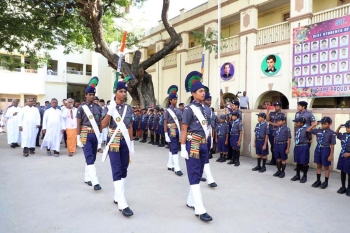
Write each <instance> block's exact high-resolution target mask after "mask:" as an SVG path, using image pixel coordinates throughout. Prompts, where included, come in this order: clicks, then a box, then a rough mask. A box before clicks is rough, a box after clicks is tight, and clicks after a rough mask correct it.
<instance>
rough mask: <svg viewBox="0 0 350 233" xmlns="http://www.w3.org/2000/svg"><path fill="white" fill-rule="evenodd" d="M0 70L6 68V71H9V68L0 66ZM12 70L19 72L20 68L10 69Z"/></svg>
mask: <svg viewBox="0 0 350 233" xmlns="http://www.w3.org/2000/svg"><path fill="white" fill-rule="evenodd" d="M0 70H8V71H10V69H9V68H7V67H3V66H0ZM12 72H21V68H15V69H14V70H12Z"/></svg>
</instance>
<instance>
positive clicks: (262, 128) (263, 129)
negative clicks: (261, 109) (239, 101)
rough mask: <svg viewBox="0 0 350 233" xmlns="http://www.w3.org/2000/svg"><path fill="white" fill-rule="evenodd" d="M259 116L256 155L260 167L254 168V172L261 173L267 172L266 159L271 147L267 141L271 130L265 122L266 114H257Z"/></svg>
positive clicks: (256, 130)
mask: <svg viewBox="0 0 350 233" xmlns="http://www.w3.org/2000/svg"><path fill="white" fill-rule="evenodd" d="M256 115H257V116H258V122H259V123H257V124H256V127H255V137H254V147H255V149H256V154H257V156H258V165H257V166H256V167H255V168H253V169H252V170H253V171H259V172H260V173H262V172H265V171H266V167H265V164H266V159H267V155H268V154H269V147H268V144H267V141H268V139H269V133H270V131H269V128H268V126H267V123H266V121H265V119H266V114H265V113H259V114H256ZM261 159H262V161H263V163H262V167H261Z"/></svg>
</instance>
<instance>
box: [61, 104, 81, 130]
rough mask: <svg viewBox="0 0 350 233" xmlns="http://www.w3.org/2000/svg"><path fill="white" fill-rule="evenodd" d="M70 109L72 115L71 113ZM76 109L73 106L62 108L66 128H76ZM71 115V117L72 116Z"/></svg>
mask: <svg viewBox="0 0 350 233" xmlns="http://www.w3.org/2000/svg"><path fill="white" fill-rule="evenodd" d="M71 111H72V115H71ZM77 111H78V109H77V108H75V107H73V108H72V109H68V108H65V109H64V110H63V114H62V115H63V119H64V121H65V123H66V128H67V129H76V128H77V117H76V116H77ZM72 116H73V118H72Z"/></svg>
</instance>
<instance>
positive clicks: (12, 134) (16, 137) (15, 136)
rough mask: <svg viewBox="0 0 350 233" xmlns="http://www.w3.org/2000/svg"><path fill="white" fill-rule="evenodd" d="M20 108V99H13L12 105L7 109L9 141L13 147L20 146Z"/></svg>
mask: <svg viewBox="0 0 350 233" xmlns="http://www.w3.org/2000/svg"><path fill="white" fill-rule="evenodd" d="M19 110H20V108H19V107H18V100H16V99H14V100H13V101H12V106H11V107H9V108H8V109H7V110H6V115H5V116H6V118H7V143H8V144H9V145H11V147H12V148H16V147H18V146H19V145H18V143H19V142H20V141H21V140H20V136H21V135H20V133H19V129H18V112H19Z"/></svg>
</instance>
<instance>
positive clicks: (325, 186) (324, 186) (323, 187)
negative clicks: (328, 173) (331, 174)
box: [321, 181, 328, 189]
mask: <svg viewBox="0 0 350 233" xmlns="http://www.w3.org/2000/svg"><path fill="white" fill-rule="evenodd" d="M327 187H328V183H327V182H326V181H325V182H323V183H322V184H321V189H325V188H327Z"/></svg>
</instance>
